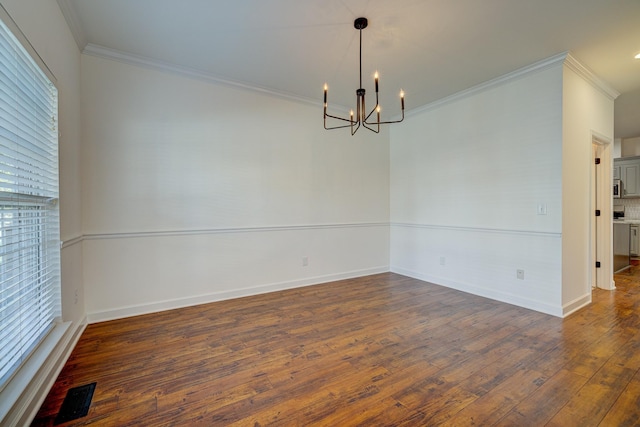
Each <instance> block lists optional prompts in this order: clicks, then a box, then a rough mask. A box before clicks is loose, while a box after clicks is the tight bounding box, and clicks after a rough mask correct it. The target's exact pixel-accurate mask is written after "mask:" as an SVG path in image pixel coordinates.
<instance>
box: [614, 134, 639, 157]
mask: <svg viewBox="0 0 640 427" xmlns="http://www.w3.org/2000/svg"><path fill="white" fill-rule="evenodd" d="M633 156H640V136H638V137H635V138H623V139H622V140H621V142H620V153H619V156H617V157H633Z"/></svg>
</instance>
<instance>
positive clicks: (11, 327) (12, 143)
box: [0, 21, 60, 390]
mask: <svg viewBox="0 0 640 427" xmlns="http://www.w3.org/2000/svg"><path fill="white" fill-rule="evenodd" d="M57 111H58V92H57V89H56V87H55V86H54V84H53V83H52V82H51V81H50V79H49V78H48V77H47V75H46V74H45V73H44V72H42V70H41V69H40V68H39V67H38V65H36V63H35V62H34V60H33V59H32V57H31V56H30V55H29V53H28V52H27V51H26V50H25V49H24V48H23V47H22V45H21V44H20V42H18V40H17V39H16V38H15V37H14V35H13V34H12V33H11V31H10V30H9V29H8V28H7V27H6V26H5V24H4V23H3V22H2V21H0V321H1V327H0V390H1V389H2V388H3V387H4V386H5V385H6V384H7V382H8V380H9V379H10V378H11V377H12V375H13V374H14V373H15V372H16V371H17V369H18V368H20V366H21V365H22V363H23V362H24V361H25V360H26V359H27V358H28V357H29V355H30V354H31V352H32V351H33V350H34V349H35V348H36V347H37V345H38V344H39V343H40V342H41V340H42V339H43V338H44V337H45V336H46V335H47V332H49V330H51V329H52V327H53V326H54V322H55V321H56V320H57V319H58V317H59V316H60V246H59V245H60V236H59V234H60V233H59V214H58V130H57V121H58V117H57V116H58V112H57Z"/></svg>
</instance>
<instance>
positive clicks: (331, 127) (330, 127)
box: [324, 114, 357, 130]
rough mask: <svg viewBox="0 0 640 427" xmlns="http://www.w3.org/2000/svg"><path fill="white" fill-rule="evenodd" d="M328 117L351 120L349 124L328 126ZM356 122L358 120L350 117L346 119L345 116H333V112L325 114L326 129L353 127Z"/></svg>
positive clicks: (344, 120) (345, 120)
mask: <svg viewBox="0 0 640 427" xmlns="http://www.w3.org/2000/svg"><path fill="white" fill-rule="evenodd" d="M327 117H329V118H332V119H336V120H341V121H343V122H349V124H348V125H340V126H329V127H327ZM355 123H357V122H356V121H354V120H349V119H345V118H343V117H338V116H332V115H331V114H325V116H324V128H325V129H326V130H331V129H341V128H348V127H352V126H353V125H354V124H355Z"/></svg>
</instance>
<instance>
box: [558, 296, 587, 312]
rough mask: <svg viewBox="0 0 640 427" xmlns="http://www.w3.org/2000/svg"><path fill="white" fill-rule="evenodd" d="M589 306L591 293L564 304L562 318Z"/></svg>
mask: <svg viewBox="0 0 640 427" xmlns="http://www.w3.org/2000/svg"><path fill="white" fill-rule="evenodd" d="M589 304H591V292H589V293H588V294H587V295H583V296H581V297H579V298H576V299H574V300H573V301H571V302H569V303H567V304H565V305H564V306H563V307H562V317H567V316H568V315H570V314H571V313H575V312H576V311H578V310H580V309H581V308H582V307H586V306H587V305H589Z"/></svg>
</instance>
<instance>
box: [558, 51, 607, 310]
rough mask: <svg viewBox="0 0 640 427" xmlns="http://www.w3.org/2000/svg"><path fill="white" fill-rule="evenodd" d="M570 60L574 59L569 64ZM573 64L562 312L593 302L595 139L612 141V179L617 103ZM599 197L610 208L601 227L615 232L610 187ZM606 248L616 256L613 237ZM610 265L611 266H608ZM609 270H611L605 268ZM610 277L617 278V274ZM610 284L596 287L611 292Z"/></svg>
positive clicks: (566, 130) (566, 101)
mask: <svg viewBox="0 0 640 427" xmlns="http://www.w3.org/2000/svg"><path fill="white" fill-rule="evenodd" d="M570 59H571V58H570ZM573 63H574V61H569V62H568V63H567V65H565V66H564V70H563V90H562V99H563V106H562V117H563V125H562V139H563V146H562V194H563V198H562V242H563V244H562V266H563V267H562V284H563V287H562V303H563V307H567V308H568V307H572V306H581V305H584V303H588V302H590V301H591V283H592V282H591V271H592V264H591V263H590V257H589V250H590V247H591V229H590V225H591V221H592V219H593V220H595V218H594V217H593V214H592V205H591V197H592V196H591V189H592V186H593V184H592V180H593V177H592V176H591V168H592V164H593V163H592V139H593V136H594V135H595V136H597V137H599V138H601V139H604V140H606V141H609V144H608V146H607V147H606V149H605V153H606V156H607V161H603V164H602V167H603V168H605V169H604V171H606V172H605V175H606V176H607V177H610V176H611V162H612V158H613V99H612V98H611V97H610V96H609V95H607V94H605V93H604V92H603V91H601V90H599V89H598V88H596V86H594V85H593V84H592V83H591V82H589V81H588V80H586V79H585V78H584V77H583V76H582V75H580V74H578V72H576V70H579V68H576V67H575V66H570V65H571V64H573ZM603 190H604V191H605V192H606V193H604V194H600V197H602V198H603V200H606V201H607V202H608V203H606V205H602V206H599V207H598V208H599V209H601V210H602V211H603V212H602V217H601V218H602V221H603V223H605V224H606V225H607V226H609V227H611V222H610V220H608V218H611V217H612V214H611V205H612V202H611V201H612V195H611V181H610V179H609V180H608V185H605V186H604V187H603ZM607 237H608V239H607V240H608V241H606V242H603V245H604V246H607V247H608V248H609V249H608V250H607V251H606V252H605V253H607V254H609V255H610V256H612V254H613V250H612V248H613V245H612V242H611V239H612V233H608V234H607ZM608 264H609V263H608ZM607 267H609V266H608V265H607ZM607 276H609V277H612V276H613V269H612V268H611V270H610V273H609V274H607ZM610 285H611V283H610V281H609V283H606V284H605V283H599V284H598V286H600V287H604V288H609V287H610Z"/></svg>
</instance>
